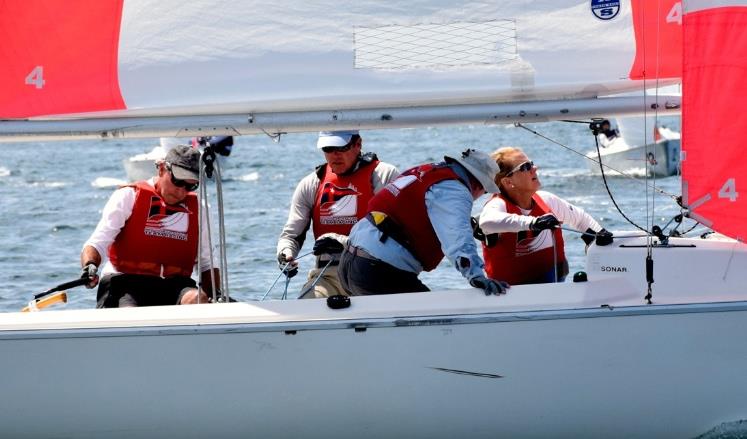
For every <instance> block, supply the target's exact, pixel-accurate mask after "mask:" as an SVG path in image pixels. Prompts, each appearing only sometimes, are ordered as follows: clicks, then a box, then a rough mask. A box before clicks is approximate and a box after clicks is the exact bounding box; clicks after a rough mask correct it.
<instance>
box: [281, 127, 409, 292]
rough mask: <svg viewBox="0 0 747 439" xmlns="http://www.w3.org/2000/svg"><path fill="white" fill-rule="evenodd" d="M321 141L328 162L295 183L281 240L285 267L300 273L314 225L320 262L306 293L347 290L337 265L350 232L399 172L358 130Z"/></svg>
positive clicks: (327, 135) (289, 272) (334, 133)
mask: <svg viewBox="0 0 747 439" xmlns="http://www.w3.org/2000/svg"><path fill="white" fill-rule="evenodd" d="M316 146H317V148H318V149H320V150H322V152H323V153H324V159H325V163H323V164H321V165H319V166H317V168H316V169H315V170H314V172H312V173H310V174H309V175H307V176H306V177H304V178H303V179H302V180H301V181H300V182H299V183H298V186H296V190H295V191H294V193H293V198H292V199H291V206H290V212H289V213H288V221H287V222H286V223H285V226H284V227H283V231H282V233H281V234H280V238H279V239H278V245H277V258H278V263H279V264H280V269H281V270H284V272H285V273H286V275H287V276H289V277H292V276H295V275H296V273H298V262H297V261H296V260H295V258H296V257H297V256H298V252H299V251H300V250H301V246H302V245H303V242H304V239H305V237H306V232H307V231H308V229H309V227H311V228H312V229H313V233H314V239H315V240H316V242H315V243H314V249H313V251H314V254H315V255H316V262H315V266H314V268H313V269H312V270H311V271H310V272H309V277H308V281H307V282H306V284H305V285H304V287H303V288H302V290H301V297H302V298H315V297H329V296H333V295H337V294H346V293H345V290H344V289H343V288H342V286H341V285H340V281H339V279H338V277H337V265H338V263H339V260H340V253H341V252H342V250H343V247H344V244H345V242H346V241H347V235H348V234H349V233H350V229H351V228H352V227H353V225H354V224H355V223H356V222H358V220H359V219H361V218H363V216H365V214H366V212H367V206H368V201H369V200H370V199H371V198H372V197H373V195H374V194H375V193H376V192H378V191H379V189H381V188H382V187H384V186H385V185H386V184H387V183H389V182H390V181H391V180H393V179H394V178H396V177H397V175H399V171H398V170H397V168H395V167H394V166H392V165H390V164H388V163H384V162H380V161H379V160H378V158H377V157H376V155H375V154H373V153H366V154H361V146H362V140H361V136H360V134H359V133H358V131H322V132H320V133H319V138H318V140H317V144H316Z"/></svg>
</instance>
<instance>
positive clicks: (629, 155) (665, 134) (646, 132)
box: [586, 116, 680, 177]
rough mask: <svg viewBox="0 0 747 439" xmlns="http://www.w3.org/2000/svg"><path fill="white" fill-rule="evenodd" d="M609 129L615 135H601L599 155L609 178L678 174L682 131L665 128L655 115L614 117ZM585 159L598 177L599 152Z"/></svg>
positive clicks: (588, 155) (590, 153) (594, 152)
mask: <svg viewBox="0 0 747 439" xmlns="http://www.w3.org/2000/svg"><path fill="white" fill-rule="evenodd" d="M615 123H616V129H615ZM610 126H611V130H612V131H614V134H612V135H607V134H604V133H599V134H598V141H599V146H600V150H599V153H600V155H601V157H602V163H603V164H604V165H605V166H606V167H607V168H606V170H605V173H606V174H607V175H610V176H615V175H618V172H622V173H624V174H626V175H636V176H644V175H656V176H660V177H666V176H670V175H676V174H678V173H679V171H680V133H679V132H677V131H674V130H672V129H670V128H667V127H665V126H662V125H661V124H660V123H659V122H658V120H657V118H655V117H653V116H648V117H643V116H640V117H620V118H613V119H612V122H611V123H610ZM586 156H587V157H588V158H589V159H590V160H589V161H588V165H589V169H590V170H591V171H592V172H593V173H595V174H599V173H600V172H601V171H600V168H599V163H598V160H599V159H598V156H597V151H596V150H593V151H590V152H589V153H587V154H586Z"/></svg>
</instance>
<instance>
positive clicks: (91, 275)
mask: <svg viewBox="0 0 747 439" xmlns="http://www.w3.org/2000/svg"><path fill="white" fill-rule="evenodd" d="M80 277H81V279H88V283H87V284H86V288H89V289H90V288H93V287H95V286H96V285H98V284H99V267H98V265H96V264H94V263H93V262H89V263H87V264H86V265H85V267H83V269H82V270H81V272H80Z"/></svg>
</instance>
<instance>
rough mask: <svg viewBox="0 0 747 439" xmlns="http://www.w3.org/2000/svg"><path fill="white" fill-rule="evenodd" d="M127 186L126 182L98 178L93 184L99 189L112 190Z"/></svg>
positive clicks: (117, 179) (116, 179) (109, 178)
mask: <svg viewBox="0 0 747 439" xmlns="http://www.w3.org/2000/svg"><path fill="white" fill-rule="evenodd" d="M125 184H127V182H126V181H125V180H121V179H119V178H111V177H97V178H96V179H95V180H93V181H92V182H91V186H93V187H95V188H99V189H106V188H112V187H117V186H122V185H125Z"/></svg>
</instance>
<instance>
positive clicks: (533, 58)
mask: <svg viewBox="0 0 747 439" xmlns="http://www.w3.org/2000/svg"><path fill="white" fill-rule="evenodd" d="M679 5H680V3H679V2H676V1H674V0H664V1H661V2H648V1H643V0H632V1H598V0H594V1H579V0H545V1H531V2H529V1H525V2H515V1H496V2H489V3H485V2H478V1H473V0H461V1H456V2H437V1H417V2H395V3H391V2H388V3H381V2H377V1H372V0H368V1H356V2H353V1H348V2H337V1H330V0H310V1H307V2H297V3H296V4H294V5H292V7H291V6H289V5H287V4H284V3H282V4H280V3H277V2H271V1H266V0H257V1H251V2H225V1H219V0H206V1H201V2H193V3H184V2H181V1H177V0H157V1H156V0H101V1H98V2H95V5H91V4H90V2H87V1H85V0H71V1H66V2H62V3H59V2H48V1H45V0H29V1H24V2H3V3H2V5H1V6H0V29H2V30H3V31H4V32H3V31H0V32H1V33H0V38H1V39H2V44H0V56H1V57H2V58H3V59H5V60H10V61H12V62H8V63H6V65H5V67H4V68H3V69H2V71H0V95H2V96H3V99H2V100H0V119H16V121H12V120H8V121H4V122H0V136H2V137H5V140H17V138H18V137H24V136H30V139H33V138H34V137H36V138H41V137H43V136H42V134H47V135H48V136H54V135H65V136H68V137H73V136H77V137H85V136H98V137H107V136H125V135H127V136H154V135H164V136H177V135H190V134H193V132H194V131H199V130H202V131H210V132H211V133H225V134H247V133H255V132H261V131H262V130H269V131H274V132H282V131H310V130H314V129H318V128H320V127H323V126H336V127H343V126H349V127H360V128H364V127H374V126H375V127H395V126H405V125H434V124H439V123H457V122H461V123H464V122H470V123H472V122H475V121H479V122H482V123H496V122H497V123H500V122H512V121H516V120H527V121H537V120H550V119H559V118H568V117H582V116H588V115H596V116H599V115H602V114H614V113H616V112H617V113H623V112H627V113H634V112H637V113H640V112H641V111H643V105H642V101H641V100H640V99H637V100H631V99H632V98H627V99H628V101H627V103H626V101H624V100H621V101H620V102H619V103H618V102H616V101H607V102H606V103H604V104H603V105H602V104H600V101H602V100H597V99H596V98H598V97H602V96H609V95H612V94H615V93H619V92H625V91H630V90H640V89H641V88H642V87H643V85H642V84H641V83H640V81H641V80H643V79H655V78H658V79H659V80H661V81H662V82H661V83H658V84H653V83H651V84H649V85H650V86H654V85H664V83H666V81H664V79H666V78H669V79H670V81H669V82H672V81H675V82H676V81H678V77H679V69H680V65H679V61H678V60H679V53H680V52H679V41H680V40H679V39H680V38H681V36H680V27H679V22H678V21H679V19H680V16H681V13H680V9H679ZM62 16H64V17H66V18H65V19H64V20H60V19H59V17H62ZM93 36H95V37H93ZM584 99H586V100H589V99H592V100H593V101H584ZM527 102H531V103H532V104H531V105H529V104H527V105H517V104H522V103H527ZM576 102H578V104H575V105H574V103H576ZM501 104H504V106H503V107H501V106H500V105H501ZM582 104H583V105H582ZM678 104H679V102H678V101H677V100H672V101H666V102H664V101H662V102H660V103H659V106H660V109H661V110H662V111H663V110H664V106H665V105H666V106H669V107H678ZM480 105H483V107H480ZM491 105H492V106H491ZM511 105H513V106H511ZM419 108H420V109H426V110H428V111H430V113H425V114H420V115H419V116H418V117H417V118H415V117H410V115H409V113H406V112H405V111H404V110H412V109H419ZM382 109H392V111H389V112H385V111H383V110H382ZM397 109H399V110H402V111H401V112H399V113H398V112H397V111H396V110H397ZM366 110H373V111H372V112H371V113H364V112H365V111H366ZM470 111H472V112H470ZM314 112H321V113H318V114H317V113H314ZM385 113H386V114H385ZM279 115H282V117H280V116H279ZM123 117H124V118H135V119H122V118H123ZM408 117H410V118H409V119H408ZM27 118H31V119H33V121H25V122H19V121H18V120H24V119H27ZM158 118H160V119H158ZM190 118H191V119H190ZM50 119H51V120H50ZM85 121H89V122H90V123H87V124H86V123H82V122H85ZM61 133H62V134H61ZM14 136H15V138H14ZM24 138H25V137H24Z"/></svg>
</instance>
